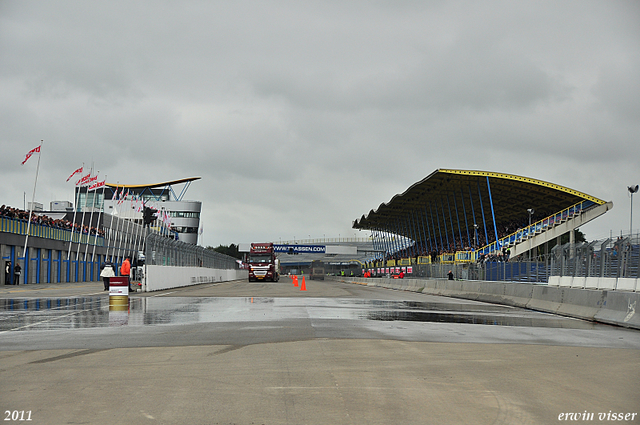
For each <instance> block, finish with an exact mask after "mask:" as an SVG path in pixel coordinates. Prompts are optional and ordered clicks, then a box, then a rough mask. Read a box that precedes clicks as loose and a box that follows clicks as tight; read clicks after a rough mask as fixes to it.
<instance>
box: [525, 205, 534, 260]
mask: <svg viewBox="0 0 640 425" xmlns="http://www.w3.org/2000/svg"><path fill="white" fill-rule="evenodd" d="M527 212H528V213H529V227H528V228H527V236H528V239H529V261H531V236H530V233H531V217H532V216H533V213H534V212H535V211H534V210H533V208H527Z"/></svg>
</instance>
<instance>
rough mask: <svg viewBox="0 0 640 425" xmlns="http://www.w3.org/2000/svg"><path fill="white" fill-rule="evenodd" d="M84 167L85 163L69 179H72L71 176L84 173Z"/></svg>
mask: <svg viewBox="0 0 640 425" xmlns="http://www.w3.org/2000/svg"><path fill="white" fill-rule="evenodd" d="M83 168H84V165H83V166H82V167H80V168H78V169H77V170H76V171H74V172H73V173H72V174H71V175H70V176H69V178H68V179H67V181H69V180H71V177H73V176H75V175H76V174H82V169H83Z"/></svg>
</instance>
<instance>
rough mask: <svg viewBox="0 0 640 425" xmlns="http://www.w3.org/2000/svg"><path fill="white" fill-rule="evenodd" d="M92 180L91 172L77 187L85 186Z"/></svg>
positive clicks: (78, 182)
mask: <svg viewBox="0 0 640 425" xmlns="http://www.w3.org/2000/svg"><path fill="white" fill-rule="evenodd" d="M90 180H91V172H89V174H87V175H86V176H83V177H82V178H81V179H80V180H78V181H77V182H76V186H84V185H86V184H87V183H89V181H90Z"/></svg>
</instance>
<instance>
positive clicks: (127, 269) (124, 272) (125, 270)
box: [120, 257, 133, 292]
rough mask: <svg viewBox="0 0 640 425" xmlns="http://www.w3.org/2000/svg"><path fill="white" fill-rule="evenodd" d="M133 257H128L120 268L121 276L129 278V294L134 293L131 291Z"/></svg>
mask: <svg viewBox="0 0 640 425" xmlns="http://www.w3.org/2000/svg"><path fill="white" fill-rule="evenodd" d="M130 275H131V257H126V258H125V259H124V261H123V262H122V265H121V266H120V276H126V277H127V283H128V284H129V292H132V291H133V289H131V276H130Z"/></svg>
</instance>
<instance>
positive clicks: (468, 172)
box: [437, 168, 607, 205]
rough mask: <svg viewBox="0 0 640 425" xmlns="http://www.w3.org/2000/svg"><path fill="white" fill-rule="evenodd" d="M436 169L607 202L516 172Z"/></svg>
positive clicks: (601, 203)
mask: <svg viewBox="0 0 640 425" xmlns="http://www.w3.org/2000/svg"><path fill="white" fill-rule="evenodd" d="M437 171H438V172H440V173H447V174H459V175H467V176H482V177H495V178H499V179H507V180H515V181H521V182H525V183H531V184H535V185H538V186H544V187H548V188H551V189H555V190H559V191H562V192H566V193H570V194H572V195H575V196H579V197H581V198H584V199H586V200H588V201H593V202H595V203H596V204H598V205H603V204H606V203H607V202H606V201H604V200H602V199H600V198H596V197H595V196H591V195H587V194H586V193H584V192H580V191H578V190H574V189H570V188H568V187H565V186H561V185H559V184H555V183H549V182H546V181H544V180H538V179H532V178H530V177H523V176H518V175H516V174H506V173H496V172H493V171H479V170H453V169H444V168H439V169H438V170H437Z"/></svg>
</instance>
